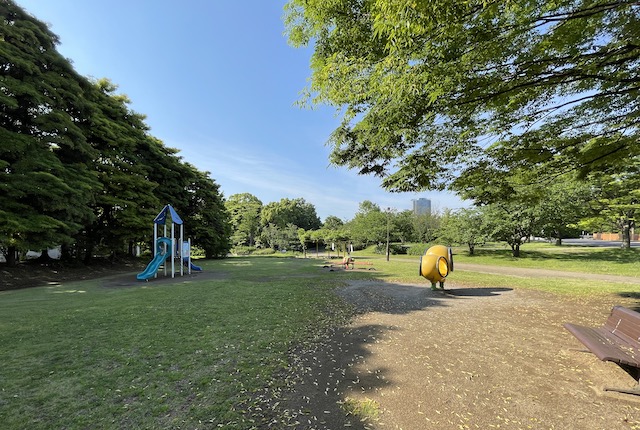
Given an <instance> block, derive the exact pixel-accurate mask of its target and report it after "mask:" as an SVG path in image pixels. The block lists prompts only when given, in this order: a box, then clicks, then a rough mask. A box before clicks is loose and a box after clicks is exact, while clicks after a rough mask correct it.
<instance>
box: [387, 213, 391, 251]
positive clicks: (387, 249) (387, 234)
mask: <svg viewBox="0 0 640 430" xmlns="http://www.w3.org/2000/svg"><path fill="white" fill-rule="evenodd" d="M390 213H391V208H387V261H389V214H390Z"/></svg>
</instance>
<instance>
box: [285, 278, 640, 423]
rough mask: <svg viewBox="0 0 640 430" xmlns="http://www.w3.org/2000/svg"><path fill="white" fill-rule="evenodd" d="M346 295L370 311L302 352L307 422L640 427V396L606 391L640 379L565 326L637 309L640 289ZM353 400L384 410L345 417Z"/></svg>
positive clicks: (354, 289)
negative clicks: (569, 293) (586, 347)
mask: <svg viewBox="0 0 640 430" xmlns="http://www.w3.org/2000/svg"><path fill="white" fill-rule="evenodd" d="M339 294H340V295H341V296H342V297H343V298H344V299H345V300H347V301H349V302H350V303H352V304H353V305H354V306H355V308H356V310H357V312H358V313H359V315H358V316H357V317H355V318H354V320H353V321H352V322H351V323H350V324H349V325H348V326H346V327H342V328H338V329H337V330H336V331H335V332H334V333H332V334H331V336H330V337H329V338H328V339H327V340H326V342H325V344H324V345H323V346H322V347H318V348H317V349H316V351H314V352H312V353H308V354H306V355H302V358H301V360H302V361H303V363H302V365H301V366H299V367H300V368H301V369H304V377H303V378H302V381H301V382H299V383H298V384H297V385H296V386H295V388H294V390H293V391H292V392H291V393H290V395H289V398H290V401H291V404H290V405H289V407H290V408H293V409H295V408H296V407H297V409H298V410H299V413H298V416H297V417H296V420H297V421H298V422H299V423H300V424H299V425H298V426H297V428H309V429H311V428H318V429H336V428H343V427H345V426H346V427H350V428H372V429H405V430H406V429H425V428H428V429H457V428H462V429H465V428H472V429H473V428H481V429H486V428H509V429H520V428H522V429H528V428H531V429H551V428H558V429H569V428H575V429H578V428H579V429H632V428H640V402H638V399H637V398H635V397H633V396H629V395H614V394H609V393H605V392H604V391H603V390H602V388H603V387H604V386H617V387H623V388H630V387H632V386H634V384H635V381H634V380H633V378H631V377H630V376H629V375H628V374H627V373H625V372H624V371H623V370H622V369H620V368H619V367H618V366H616V365H615V364H612V363H605V362H601V361H599V360H598V359H597V358H596V357H595V356H593V355H592V354H590V353H584V352H579V351H578V349H582V345H581V344H580V343H579V342H578V341H577V340H575V338H573V336H572V335H571V334H570V333H569V332H568V331H566V330H565V329H564V328H563V327H562V324H563V323H565V322H573V323H578V324H585V325H600V324H602V323H603V322H604V320H605V319H606V316H607V315H608V313H609V310H610V309H611V307H612V306H613V305H614V304H621V305H624V306H628V307H631V308H636V309H637V308H638V306H639V304H640V303H639V302H638V300H637V297H636V298H635V299H634V298H632V297H617V296H607V297H599V298H591V299H576V298H568V297H563V296H558V295H554V294H549V293H542V292H536V291H528V290H514V289H509V288H466V287H465V288H456V286H455V285H452V284H448V286H447V291H445V292H441V291H431V289H430V288H429V287H428V286H426V285H424V284H417V285H413V284H392V283H386V282H377V281H357V282H350V283H349V284H348V285H347V286H346V287H345V288H343V289H342V290H341V291H340V293H339ZM345 399H348V400H349V401H350V402H354V401H355V402H365V401H366V402H368V403H369V404H371V403H373V404H375V405H377V407H378V409H379V412H380V413H379V416H378V417H377V418H375V419H373V418H371V419H369V420H366V421H364V422H361V421H360V420H359V419H358V417H354V416H351V417H350V416H345V414H344V410H343V408H342V407H341V404H342V403H343V402H344V401H345Z"/></svg>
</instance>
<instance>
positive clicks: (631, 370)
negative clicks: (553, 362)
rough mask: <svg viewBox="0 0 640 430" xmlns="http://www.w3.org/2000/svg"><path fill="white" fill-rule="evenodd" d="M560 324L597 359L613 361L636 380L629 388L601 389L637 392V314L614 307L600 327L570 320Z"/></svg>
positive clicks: (639, 315)
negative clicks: (634, 385) (578, 323)
mask: <svg viewBox="0 0 640 430" xmlns="http://www.w3.org/2000/svg"><path fill="white" fill-rule="evenodd" d="M564 327H565V328H566V329H567V330H569V331H570V332H571V334H573V335H574V336H575V337H576V338H577V339H578V340H579V341H580V342H582V344H583V345H584V346H586V347H587V348H588V349H589V351H590V352H592V353H593V354H595V356H596V357H598V358H599V359H600V360H602V361H611V362H614V363H617V364H618V365H619V366H620V367H622V368H623V369H624V370H625V371H626V372H627V373H628V374H629V375H631V376H632V377H633V378H634V379H635V380H636V382H638V385H636V387H634V388H632V389H621V388H605V389H604V390H605V391H617V392H620V393H627V394H635V395H640V381H639V379H640V313H638V312H635V311H632V310H631V309H627V308H624V307H622V306H614V307H613V309H611V315H609V318H607V321H606V322H605V323H604V325H603V326H602V327H585V326H580V325H575V324H570V323H566V324H564Z"/></svg>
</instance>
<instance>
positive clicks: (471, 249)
mask: <svg viewBox="0 0 640 430" xmlns="http://www.w3.org/2000/svg"><path fill="white" fill-rule="evenodd" d="M475 250H476V246H475V245H474V244H473V243H470V244H469V255H473V252H474V251H475Z"/></svg>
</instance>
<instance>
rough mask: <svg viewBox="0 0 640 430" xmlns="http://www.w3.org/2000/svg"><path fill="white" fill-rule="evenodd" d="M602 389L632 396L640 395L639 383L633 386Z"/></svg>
mask: <svg viewBox="0 0 640 430" xmlns="http://www.w3.org/2000/svg"><path fill="white" fill-rule="evenodd" d="M602 390H603V391H613V392H614V393H622V394H631V395H634V396H640V385H636V386H635V387H633V388H616V387H604V388H603V389H602Z"/></svg>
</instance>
